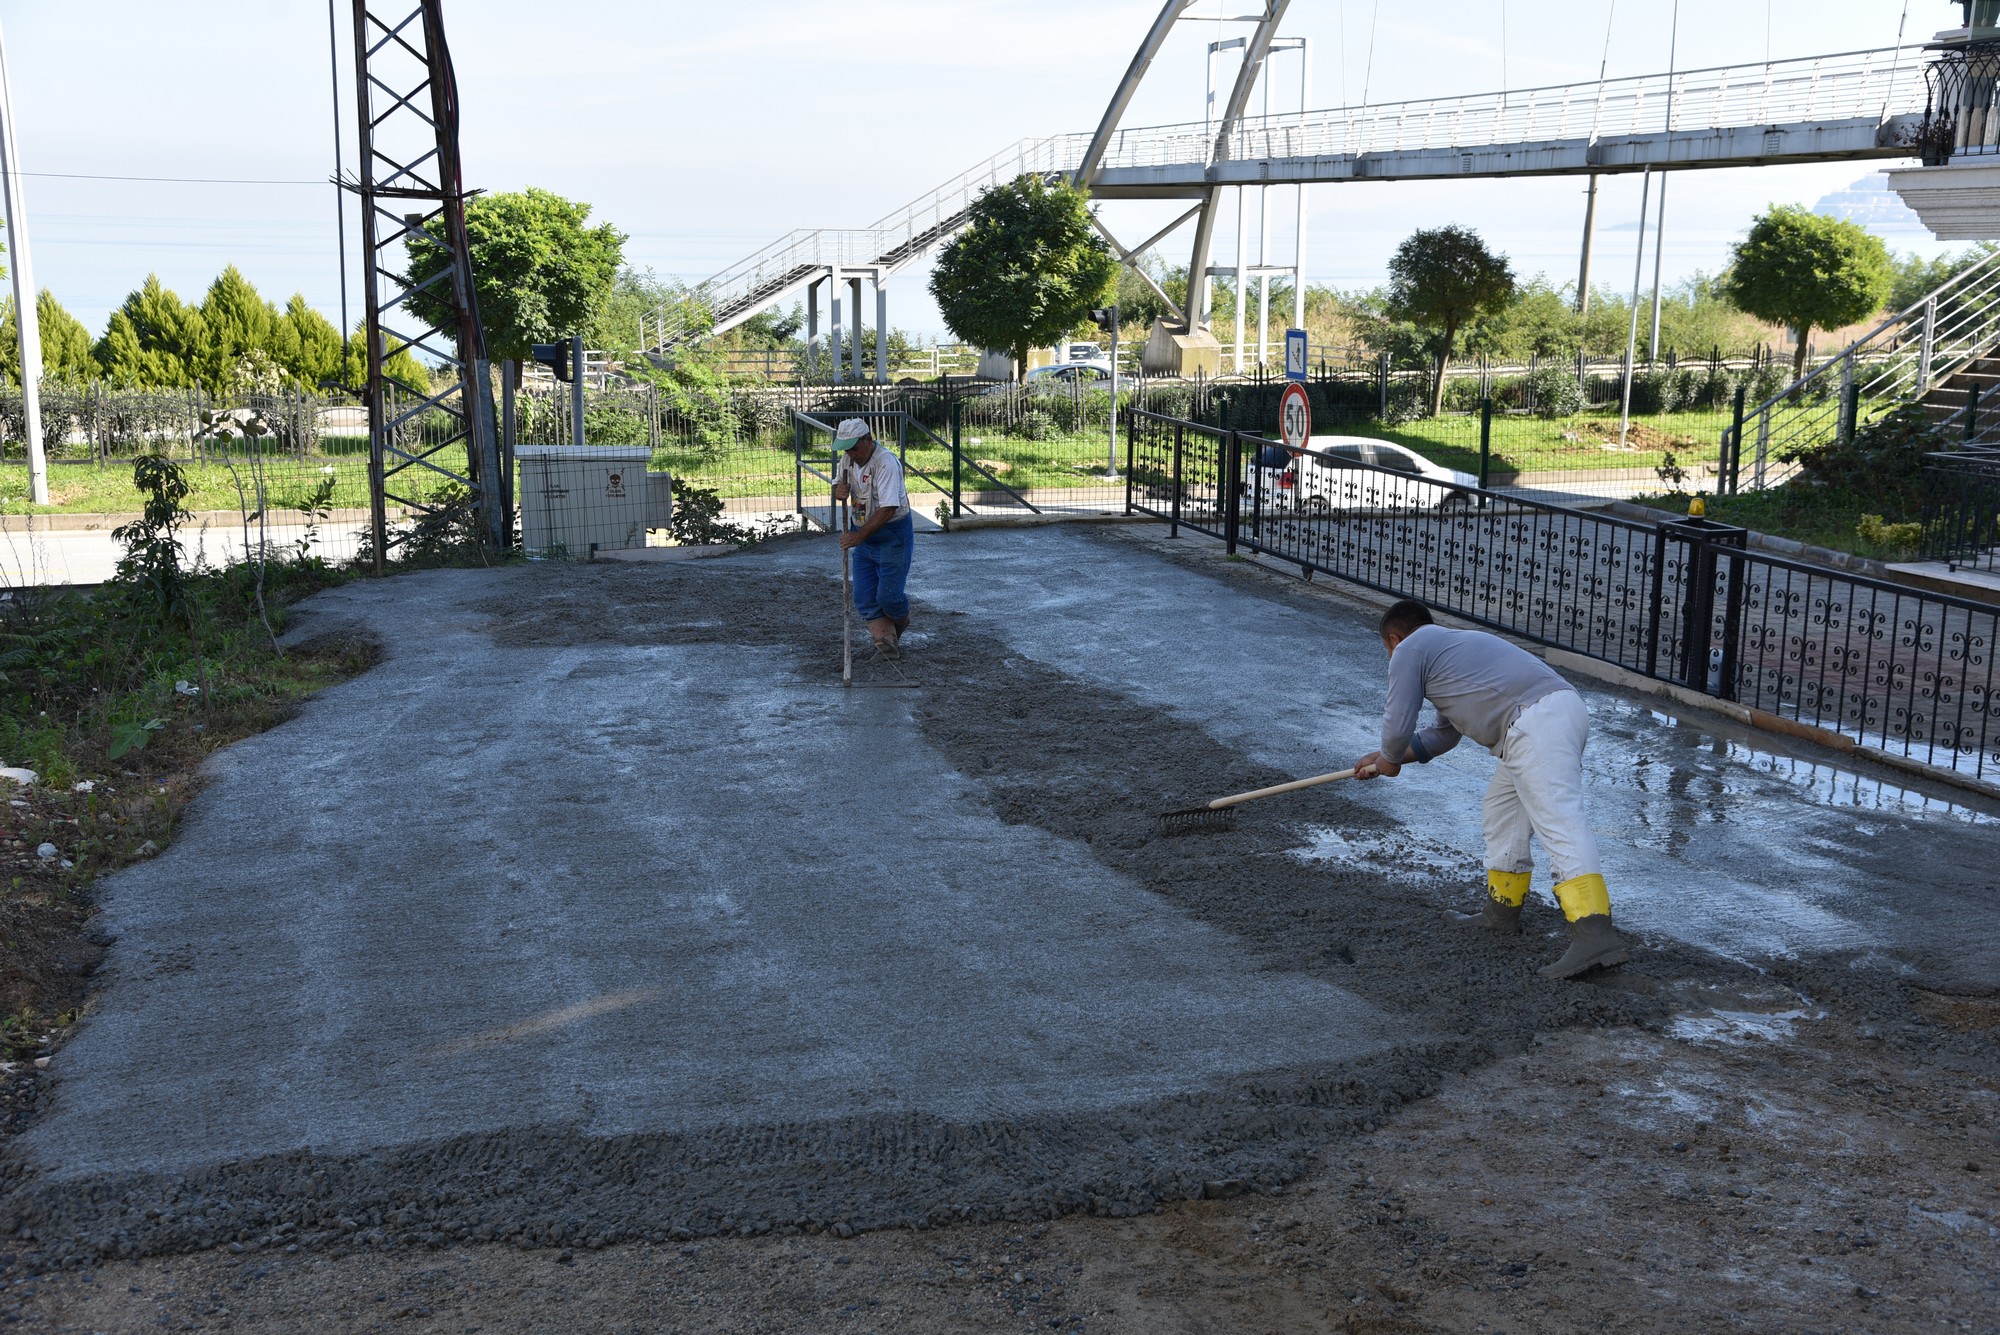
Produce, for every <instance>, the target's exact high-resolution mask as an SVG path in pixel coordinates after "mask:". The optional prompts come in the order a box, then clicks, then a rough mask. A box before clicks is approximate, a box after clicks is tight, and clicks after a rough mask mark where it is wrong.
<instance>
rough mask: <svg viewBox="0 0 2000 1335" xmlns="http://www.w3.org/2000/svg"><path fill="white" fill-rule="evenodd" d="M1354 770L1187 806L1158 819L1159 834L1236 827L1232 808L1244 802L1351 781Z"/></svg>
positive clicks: (1198, 832)
mask: <svg viewBox="0 0 2000 1335" xmlns="http://www.w3.org/2000/svg"><path fill="white" fill-rule="evenodd" d="M1353 777H1354V771H1353V770H1351V769H1344V770H1341V771H1340V772H1339V773H1338V774H1319V775H1315V776H1314V777H1312V778H1310V779H1294V780H1292V781H1291V782H1290V783H1280V784H1273V785H1272V786H1271V787H1269V788H1258V789H1255V790H1253V791H1251V792H1247V793H1237V794H1235V795H1234V796H1232V797H1218V798H1216V799H1215V800H1214V801H1213V802H1210V803H1209V804H1208V805H1207V806H1205V807H1189V808H1188V809H1187V810H1186V811H1169V812H1165V813H1164V814H1162V815H1161V817H1160V833H1161V834H1213V833H1218V832H1220V831H1222V830H1230V829H1234V828H1235V827H1236V808H1237V807H1239V806H1241V805H1242V804H1243V803H1245V802H1255V801H1256V800H1257V799H1258V798H1260V797H1276V796H1277V795H1278V794H1279V793H1296V792H1297V791H1298V790H1299V789H1301V788H1317V787H1318V786H1319V785H1320V784H1323V783H1332V782H1333V781H1334V780H1336V779H1351V778H1353Z"/></svg>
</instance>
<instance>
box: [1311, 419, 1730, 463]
mask: <svg viewBox="0 0 2000 1335" xmlns="http://www.w3.org/2000/svg"><path fill="white" fill-rule="evenodd" d="M1728 425H1729V418H1728V417H1727V416H1726V415H1723V416H1718V415H1717V414H1715V413H1711V412H1692V413H1661V414H1658V415H1656V416H1652V417H1634V418H1633V419H1632V423H1631V427H1630V429H1629V430H1628V431H1627V432H1626V434H1625V444H1624V445H1622V446H1621V445H1620V444H1619V443H1618V410H1617V408H1616V406H1613V407H1612V408H1610V409H1609V410H1608V411H1589V412H1583V413H1579V414H1577V415H1576V416H1575V417H1565V418H1553V419H1550V418H1541V417H1528V416H1516V415H1511V414H1510V415H1507V416H1500V415H1497V414H1496V415H1495V416H1494V418H1493V471H1494V472H1496V473H1500V472H1510V473H1528V472H1545V471H1556V470H1562V469H1572V468H1573V469H1579V470H1581V469H1598V468H1654V467H1657V466H1658V465H1659V464H1660V463H1661V461H1662V458H1663V456H1664V454H1665V453H1666V452H1667V451H1668V450H1671V451H1673V453H1674V457H1675V459H1676V460H1678V462H1679V463H1680V465H1681V467H1683V468H1689V467H1693V466H1694V465H1696V464H1703V463H1706V464H1713V463H1715V462H1716V459H1717V456H1718V455H1719V454H1720V452H1721V448H1722V432H1723V430H1724V429H1725V428H1727V427H1728ZM1315 429H1316V430H1318V431H1321V432H1323V433H1345V434H1352V435H1357V436H1375V437H1379V438H1380V439H1383V440H1393V441H1396V442H1397V443H1398V444H1402V445H1407V446H1409V447H1410V448H1411V449H1413V450H1415V451H1416V452H1417V453H1419V454H1421V455H1423V456H1424V457H1425V458H1427V459H1429V460H1430V461H1431V462H1433V463H1440V464H1443V465H1445V466H1446V467H1447V468H1458V469H1462V470H1464V471H1465V472H1468V473H1477V472H1478V471H1479V418H1478V416H1477V415H1476V414H1470V413H1468V414H1452V413H1446V414H1444V415H1442V416H1438V417H1427V418H1423V419H1420V420H1418V421H1415V422H1405V423H1403V424H1402V425H1400V426H1393V427H1379V426H1377V425H1375V424H1374V423H1373V422H1372V421H1370V422H1367V423H1363V424H1359V425H1356V426H1350V427H1341V426H1336V425H1333V424H1331V423H1329V424H1324V425H1321V424H1315Z"/></svg>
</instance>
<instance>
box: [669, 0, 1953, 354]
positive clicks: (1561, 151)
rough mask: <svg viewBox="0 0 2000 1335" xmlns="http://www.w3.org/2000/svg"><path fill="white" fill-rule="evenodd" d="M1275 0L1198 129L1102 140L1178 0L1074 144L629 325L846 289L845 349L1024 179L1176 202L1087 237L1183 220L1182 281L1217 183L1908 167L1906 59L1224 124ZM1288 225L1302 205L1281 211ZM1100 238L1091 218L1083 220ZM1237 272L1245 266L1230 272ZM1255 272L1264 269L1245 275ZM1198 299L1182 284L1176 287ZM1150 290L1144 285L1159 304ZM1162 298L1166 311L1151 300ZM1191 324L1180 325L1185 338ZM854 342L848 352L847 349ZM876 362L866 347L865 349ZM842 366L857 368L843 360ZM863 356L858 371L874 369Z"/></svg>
mask: <svg viewBox="0 0 2000 1335" xmlns="http://www.w3.org/2000/svg"><path fill="white" fill-rule="evenodd" d="M1285 4H1286V0H1266V8H1265V14H1264V16H1263V18H1262V20H1261V21H1260V26H1259V29H1258V33H1259V37H1260V38H1261V45H1260V44H1259V42H1258V40H1257V39H1252V42H1251V46H1250V51H1249V52H1248V53H1247V54H1246V58H1245V62H1244V69H1243V71H1242V73H1241V74H1240V75H1239V77H1238V83H1237V89H1236V93H1235V95H1233V96H1232V98H1231V99H1230V102H1229V107H1228V111H1226V112H1225V113H1224V114H1223V115H1221V116H1219V117H1218V118H1217V119H1216V120H1213V121H1204V122H1191V123H1188V124H1182V125H1156V126H1146V127H1137V128H1131V129H1121V128H1118V126H1117V121H1118V119H1119V117H1120V116H1121V115H1122V113H1123V110H1124V104H1125V103H1126V102H1127V101H1129V98H1130V95H1131V91H1132V89H1133V88H1134V87H1136V84H1137V82H1138V80H1139V79H1140V78H1142V77H1143V75H1144V72H1145V68H1146V66H1147V65H1148V64H1150V62H1151V58H1152V54H1153V53H1154V52H1155V51H1157V49H1158V46H1159V44H1160V40H1161V39H1163V37H1164V35H1165V29H1166V28H1168V27H1171V25H1172V23H1173V22H1174V21H1175V20H1176V19H1177V18H1178V16H1179V13H1180V7H1182V6H1183V0H1170V3H1169V4H1168V6H1167V10H1166V11H1165V12H1163V14H1162V16H1161V19H1160V21H1159V23H1156V25H1155V28H1154V31H1153V33H1152V34H1151V35H1149V37H1148V42H1147V45H1146V46H1145V47H1142V48H1141V50H1140V53H1139V56H1138V58H1136V59H1135V60H1134V62H1133V67H1132V70H1131V72H1129V73H1128V74H1127V75H1126V78H1125V81H1124V83H1122V84H1121V86H1120V88H1119V92H1118V95H1117V97H1115V98H1114V100H1113V102H1112V104H1111V107H1110V108H1109V109H1108V110H1107V112H1106V116H1105V122H1104V124H1102V125H1100V126H1099V128H1098V130H1097V131H1096V132H1095V133H1094V134H1066V135H1056V136H1053V137H1050V138H1046V139H1024V140H1022V141H1020V142H1019V143H1017V144H1015V145H1013V146H1012V147H1010V148H1008V149H1006V150H1004V151H1003V152H1001V153H998V154H995V155H994V156H993V157H991V158H989V159H987V160H986V161H985V162H982V163H980V164H979V165H977V166H975V167H973V168H971V169H970V170H968V171H966V172H963V173H961V174H960V175H958V176H956V177H954V178H953V179H952V180H950V181H948V182H946V183H945V184H944V185H942V186H940V187H938V188H937V189H936V190H934V191H932V192H930V193H929V194H926V195H924V196H923V197H921V198H919V199H916V200H913V201H912V202H910V203H908V204H906V205H904V206H903V207H901V208H899V209H897V210H895V211H894V212H892V213H889V214H887V215H886V216H884V217H882V218H880V219H878V220H877V221H876V222H874V223H873V224H871V225H870V226H867V227H862V228H850V229H833V228H822V229H813V230H804V231H796V232H792V233H790V234H788V235H786V236H784V237H781V238H779V239H778V240H777V241H775V242H773V243H772V244H771V245H769V246H766V247H765V248H763V249H762V250H759V251H758V252H756V253H755V254H753V255H750V256H749V257H747V258H745V259H744V260H742V261H740V262H739V263H737V264H734V265H732V266H730V267H729V268H728V269H725V270H724V271H723V272H721V273H719V274H717V275H715V276H714V277H713V278H711V279H709V280H708V281H707V282H705V283H703V284H701V285H699V287H698V288H697V289H696V290H695V291H696V302H695V305H696V307H697V309H695V310H689V309H688V308H687V306H685V305H668V306H662V307H660V308H659V309H657V310H655V311H654V312H652V313H651V314H650V315H649V316H648V317H647V319H648V324H647V329H646V337H647V341H648V343H649V345H650V348H651V350H652V351H653V352H655V353H656V354H664V353H666V352H668V351H669V350H671V349H672V348H673V347H674V346H675V345H677V344H679V343H683V342H686V341H689V340H692V339H695V338H700V337H704V336H706V335H709V334H714V333H720V332H722V331H724V330H727V329H730V328H733V327H734V326H736V325H738V324H741V323H742V322H743V321H745V320H747V319H749V318H750V317H751V316H753V315H755V314H757V313H758V312H759V311H762V310H765V309H767V308H769V307H771V306H773V305H775V304H778V303H780V302H784V301H787V300H792V299H795V298H797V297H798V295H799V294H800V293H801V292H804V293H806V294H807V295H808V298H809V302H810V305H811V311H812V314H811V332H812V333H814V334H816V333H817V330H818V295H819V287H818V285H819V284H820V283H821V282H828V283H829V290H830V292H831V294H832V296H833V299H834V310H833V330H834V336H835V338H836V339H837V338H838V337H839V336H840V330H841V325H842V320H841V316H840V312H839V300H840V294H841V289H842V285H843V284H847V285H849V286H851V289H852V301H853V305H852V308H851V319H852V327H853V330H854V337H855V339H856V340H857V341H858V337H859V333H860V326H861V311H860V304H861V283H862V281H863V280H864V279H866V280H868V281H870V282H872V283H874V285H875V292H876V327H877V328H886V327H887V326H888V319H887V293H886V291H885V284H886V283H887V281H888V279H889V278H890V276H891V275H893V274H894V273H896V272H897V271H898V270H900V269H902V268H905V267H906V266H908V265H910V264H912V263H914V262H916V261H917V260H919V259H921V258H922V257H923V256H924V255H925V254H926V253H928V252H929V251H930V250H931V249H932V248H934V247H935V246H937V245H939V244H940V243H942V242H944V241H947V240H949V239H950V238H951V237H952V236H953V235H955V234H956V233H957V232H958V231H959V229H960V228H962V227H963V226H964V225H965V223H966V220H967V218H968V216H969V213H970V210H971V208H972V206H973V204H974V202H975V201H977V199H978V198H979V196H980V195H981V194H982V193H984V192H985V191H986V190H988V189H990V188H991V187H993V186H995V185H998V184H1001V183H1004V182H1006V181H1010V180H1012V179H1014V178H1015V177H1016V176H1019V175H1021V174H1022V173H1024V172H1029V173H1036V174H1041V175H1047V176H1055V175H1063V176H1067V177H1070V178H1072V179H1077V180H1079V181H1081V182H1082V183H1084V184H1086V185H1088V186H1089V188H1090V189H1091V191H1092V193H1093V195H1094V196H1095V197H1096V198H1098V199H1102V200H1130V199H1136V200H1149V199H1150V200H1160V199H1168V200H1171V199H1184V200H1188V201H1191V204H1192V207H1190V208H1189V209H1188V211H1187V212H1185V213H1183V214H1182V215H1181V216H1180V217H1178V218H1176V219H1175V220H1174V221H1173V222H1172V223H1170V224H1169V225H1168V226H1167V227H1166V228H1164V229H1162V230H1161V231H1159V232H1157V233H1155V234H1154V235H1152V236H1150V237H1147V238H1146V239H1145V240H1143V241H1140V242H1139V243H1137V244H1135V245H1131V246H1127V245H1124V244H1123V243H1121V242H1119V241H1118V239H1117V238H1116V237H1113V236H1112V235H1111V233H1110V232H1109V231H1108V230H1107V231H1106V236H1107V238H1108V239H1110V240H1111V242H1112V244H1113V246H1114V248H1115V249H1116V251H1117V253H1118V255H1119V256H1120V258H1124V259H1129V258H1131V257H1134V256H1136V255H1139V254H1141V253H1143V252H1144V251H1146V250H1148V249H1150V248H1151V247H1152V246H1153V245H1155V244H1156V243H1157V242H1159V241H1161V240H1162V239H1164V238H1165V237H1166V236H1167V235H1169V234H1171V233H1172V232H1174V231H1175V230H1177V229H1178V228H1180V227H1181V226H1182V225H1183V224H1185V223H1186V222H1187V221H1188V220H1189V219H1191V218H1195V217H1196V216H1197V215H1199V219H1200V222H1199V226H1198V227H1197V234H1196V240H1195V254H1194V260H1193V262H1192V263H1191V264H1190V266H1189V268H1190V272H1191V273H1199V274H1202V275H1203V276H1204V277H1205V278H1214V277H1216V276H1220V275H1229V274H1234V273H1235V272H1236V270H1235V269H1232V268H1219V267H1217V266H1215V265H1212V264H1211V263H1209V255H1208V249H1209V245H1210V243H1211V240H1212V235H1213V223H1214V215H1215V212H1216V197H1217V194H1218V192H1219V191H1221V190H1222V189H1224V188H1226V187H1231V186H1235V187H1244V188H1249V187H1258V186H1271V185H1312V184H1326V185H1332V184H1340V183H1345V182H1352V181H1415V180H1439V179H1475V178H1505V177H1514V176H1557V175H1595V174H1613V173H1620V172H1635V171H1647V170H1696V169H1708V168H1720V167H1750V166H1762V165H1767V164H1774V163H1801V162H1829V161H1845V160H1860V159H1869V158H1906V157H1910V156H1913V155H1915V153H1916V147H1915V145H1916V141H1917V137H1918V128H1919V126H1920V124H1921V123H1922V120H1923V115H1924V110H1925V105H1926V83H1925V65H1926V56H1925V49H1924V48H1923V47H1921V46H1914V45H1911V46H1898V47H1883V48H1878V49H1874V50H1865V51H1848V52H1841V53H1838V54H1832V55H1823V56H1809V57H1803V58H1797V59H1789V60H1775V61H1762V62H1758V63H1755V64H1745V65H1729V66H1719V67H1715V68H1710V69H1698V70H1682V71H1677V72H1673V73H1668V74H1653V75H1641V76H1635V77H1629V78H1621V79H1602V80H1596V81H1592V82H1587V83H1576V84H1565V85H1561V86H1556V87H1548V88H1530V89H1522V90H1510V91H1503V92H1492V93H1480V94H1469V95H1464V96H1458V97H1442V98H1427V99H1422V100H1417V101H1409V102H1391V103H1373V104H1370V105H1366V106H1347V107H1337V108H1329V109H1325V110H1313V111H1304V112H1293V113H1288V114H1283V115H1270V116H1253V115H1244V114H1242V109H1243V107H1244V106H1245V105H1247V103H1248V101H1249V94H1250V90H1251V88H1252V87H1254V85H1255V83H1256V79H1257V77H1258V74H1259V72H1260V66H1261V64H1262V61H1263V59H1264V56H1265V55H1266V53H1267V52H1268V48H1269V44H1270V34H1271V31H1273V30H1274V29H1275V27H1276V23H1277V20H1278V18H1279V17H1281V16H1282V14H1283V11H1284V8H1285ZM1301 212H1302V214H1303V210H1302V211H1301ZM1100 226H1102V222H1101V220H1100ZM1246 272H1248V273H1250V274H1251V275H1252V276H1254V274H1255V271H1246ZM1265 272H1270V270H1268V269H1267V270H1265ZM1201 290H1205V284H1191V285H1190V291H1201ZM1161 295H1162V296H1163V297H1164V295H1165V294H1164V293H1162V294H1161ZM1172 304H1173V303H1171V302H1170V303H1169V305H1170V306H1171V305H1172ZM1206 322H1207V312H1206V311H1200V312H1197V313H1196V317H1195V320H1194V323H1196V324H1199V325H1202V326H1204V327H1205V325H1206ZM850 347H858V343H856V344H850ZM877 352H878V359H879V358H881V357H883V356H885V355H886V341H884V340H881V339H878V340H877ZM856 363H857V364H856V366H855V371H856V372H857V373H859V371H860V369H861V368H860V366H859V364H858V356H857V358H856ZM886 371H887V367H886V364H884V363H882V362H880V361H879V360H878V367H877V373H878V376H880V377H884V378H885V377H886Z"/></svg>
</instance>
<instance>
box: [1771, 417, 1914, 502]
mask: <svg viewBox="0 0 2000 1335" xmlns="http://www.w3.org/2000/svg"><path fill="white" fill-rule="evenodd" d="M1949 448H1950V445H1949V443H1948V442H1947V441H1946V440H1945V438H1944V436H1943V435H1942V434H1941V433H1940V432H1939V431H1938V429H1937V426H1936V424H1935V423H1934V422H1932V421H1931V419H1930V416H1929V414H1928V413H1927V412H1926V411H1925V409H1924V406H1923V405H1922V404H1920V403H1910V404H1904V405H1903V406H1902V407H1900V408H1896V409H1893V410H1892V411H1890V412H1888V413H1885V414H1883V415H1882V416H1881V417H1878V418H1876V419H1875V420H1874V421H1872V422H1869V423H1868V424H1866V425H1865V426H1863V427H1862V428H1861V429H1860V430H1858V431H1856V432H1854V434H1853V437H1852V438H1851V439H1849V440H1845V441H1843V440H1840V439H1838V438H1835V439H1831V440H1827V441H1823V442H1821V443H1820V444H1818V445H1813V446H1809V447H1806V448H1803V449H1792V450H1786V451H1785V452H1784V453H1783V454H1781V455H1780V456H1779V457H1780V458H1782V459H1784V460H1785V461H1786V462H1788V463H1789V462H1796V463H1797V464H1798V465H1799V471H1800V473H1801V475H1802V476H1801V480H1802V481H1804V482H1805V483H1806V484H1807V485H1809V486H1813V487H1820V488H1826V489H1830V490H1839V491H1845V492H1848V493H1850V494H1853V495H1859V496H1864V497H1866V498H1867V499H1868V500H1869V501H1870V502H1871V503H1874V504H1878V505H1880V506H1881V507H1882V513H1883V514H1915V513H1917V512H1918V511H1920V510H1921V508H1922V506H1923V492H1924V456H1925V455H1927V454H1930V453H1933V452H1935V451H1938V450H1944V449H1949Z"/></svg>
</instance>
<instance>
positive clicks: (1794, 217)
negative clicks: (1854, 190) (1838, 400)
mask: <svg viewBox="0 0 2000 1335" xmlns="http://www.w3.org/2000/svg"><path fill="white" fill-rule="evenodd" d="M1894 282H1895V266H1894V265H1893V264H1892V263H1891V262H1890V260H1889V249H1888V247H1887V246H1884V245H1883V244H1882V242H1881V240H1880V239H1879V238H1877V237H1874V236H1871V235H1869V234H1868V232H1867V231H1865V230H1864V229H1863V228H1861V227H1860V226H1858V225H1857V224H1855V223H1851V222H1846V221H1843V220H1842V219H1839V218H1828V217H1825V216H1823V215H1821V214H1818V213H1813V212H1811V211H1809V210H1807V209H1803V208H1799V207H1797V206H1796V205H1789V204H1778V205H1773V206H1772V207H1771V208H1770V209H1769V210H1767V211H1765V212H1764V213H1761V214H1759V215H1758V216H1757V218H1756V220H1755V221H1753V222H1752V223H1751V224H1750V231H1749V233H1748V234H1747V235H1746V236H1745V237H1744V238H1743V239H1742V240H1741V241H1739V242H1737V243H1736V245H1735V247H1734V248H1733V249H1732V251H1731V253H1730V262H1729V272H1728V273H1727V274H1725V275H1724V276H1723V279H1722V293H1723V295H1724V296H1726V297H1728V298H1729V299H1730V300H1731V301H1733V302H1735V303H1736V305H1737V306H1739V307H1741V308H1742V309H1743V310H1745V311H1748V312H1749V313H1750V314H1752V315H1754V316H1756V317H1757V318H1758V319H1760V320H1770V321H1772V322H1773V323H1776V324H1782V325H1784V326H1786V327H1787V328H1790V329H1795V330H1797V331H1798V336H1799V346H1798V350H1797V351H1796V352H1794V353H1793V354H1792V378H1793V379H1794V380H1796V379H1798V378H1799V377H1801V376H1803V375H1804V374H1805V373H1806V346H1807V343H1808V340H1809V338H1810V336H1811V334H1812V331H1813V330H1815V329H1838V328H1840V327H1841V326H1842V325H1849V324H1853V323H1854V322H1855V321H1857V320H1865V319H1867V318H1868V317H1869V316H1871V315H1873V314H1874V313H1875V312H1876V311H1879V310H1881V309H1882V303H1883V302H1885V301H1887V300H1888V299H1889V289H1890V287H1891V286H1892V285H1893V284H1894Z"/></svg>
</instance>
